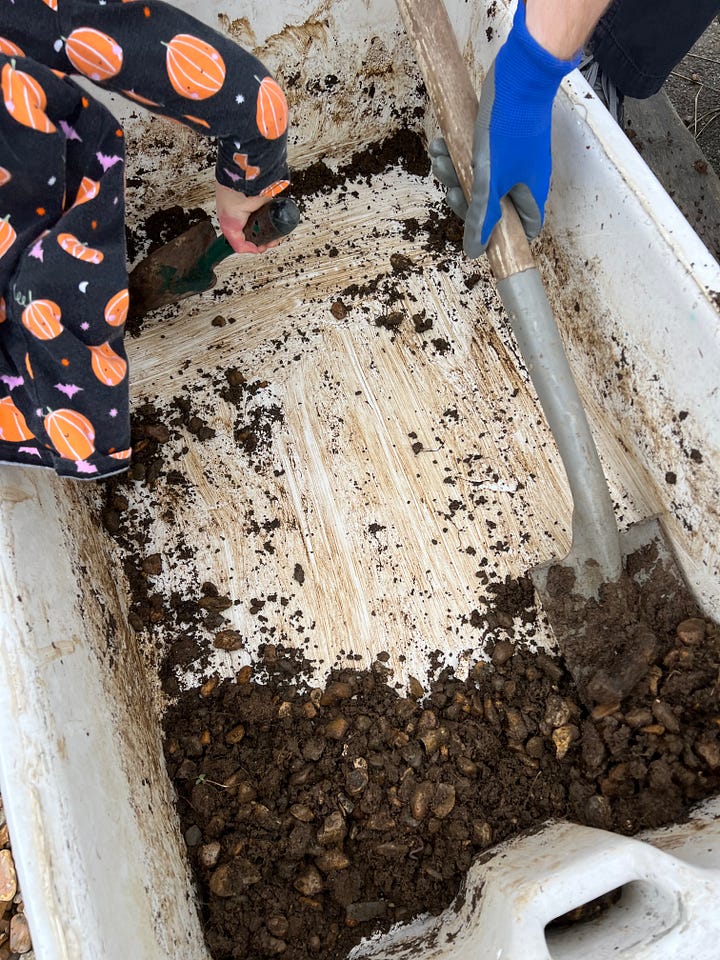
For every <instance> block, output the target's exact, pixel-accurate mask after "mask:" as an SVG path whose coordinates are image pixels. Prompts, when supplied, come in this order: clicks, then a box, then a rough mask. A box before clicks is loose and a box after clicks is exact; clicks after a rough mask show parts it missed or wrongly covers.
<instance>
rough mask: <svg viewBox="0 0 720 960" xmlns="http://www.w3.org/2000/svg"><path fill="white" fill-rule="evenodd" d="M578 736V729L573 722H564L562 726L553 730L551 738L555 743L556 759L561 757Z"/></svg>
mask: <svg viewBox="0 0 720 960" xmlns="http://www.w3.org/2000/svg"><path fill="white" fill-rule="evenodd" d="M579 736H580V731H579V730H578V728H577V727H576V726H575V724H574V723H564V724H563V725H562V726H560V727H557V729H555V730H553V734H552V738H553V743H554V744H555V755H556V756H557V758H558V760H562V759H563V757H564V756H565V755H566V754H567V752H568V750H569V749H570V747H571V746H572V745H573V743H575V741H576V740H577V739H578V737H579Z"/></svg>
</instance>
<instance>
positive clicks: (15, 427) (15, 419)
mask: <svg viewBox="0 0 720 960" xmlns="http://www.w3.org/2000/svg"><path fill="white" fill-rule="evenodd" d="M34 439H35V435H34V434H33V433H32V432H31V431H30V428H29V427H28V425H27V423H26V422H25V417H24V416H23V415H22V413H21V412H20V411H19V410H18V408H17V407H16V406H15V403H14V402H13V399H12V397H3V398H2V400H0V440H7V441H8V442H9V443H21V442H22V441H23V440H34Z"/></svg>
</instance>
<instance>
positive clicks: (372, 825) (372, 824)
mask: <svg viewBox="0 0 720 960" xmlns="http://www.w3.org/2000/svg"><path fill="white" fill-rule="evenodd" d="M365 826H366V827H367V829H368V830H378V831H380V832H383V833H384V832H385V831H386V830H394V828H395V826H396V823H395V821H394V820H393V818H392V817H391V816H390V814H389V813H386V812H385V811H384V810H381V811H380V812H379V813H372V814H370V816H369V817H368V818H367V820H366V821H365Z"/></svg>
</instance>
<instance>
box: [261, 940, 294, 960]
mask: <svg viewBox="0 0 720 960" xmlns="http://www.w3.org/2000/svg"><path fill="white" fill-rule="evenodd" d="M258 941H259V947H260V950H261V951H262V953H263V955H264V956H266V957H279V956H280V955H281V954H283V953H285V951H286V950H287V943H285V941H284V940H281V939H280V938H279V937H269V936H267V935H261V936H260V937H259V938H258Z"/></svg>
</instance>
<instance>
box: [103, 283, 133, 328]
mask: <svg viewBox="0 0 720 960" xmlns="http://www.w3.org/2000/svg"><path fill="white" fill-rule="evenodd" d="M129 306H130V294H129V292H128V290H127V288H126V289H124V290H118V292H117V293H116V294H115V296H113V297H110V299H109V300H108V302H107V303H106V304H105V322H106V323H109V324H110V326H111V327H121V326H122V325H123V324H124V323H125V320H126V319H127V315H128V308H129Z"/></svg>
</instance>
